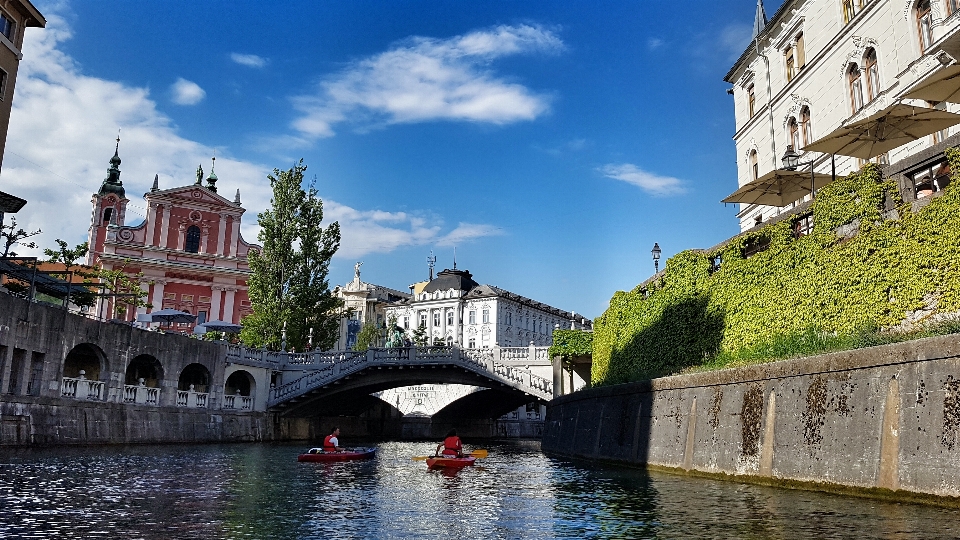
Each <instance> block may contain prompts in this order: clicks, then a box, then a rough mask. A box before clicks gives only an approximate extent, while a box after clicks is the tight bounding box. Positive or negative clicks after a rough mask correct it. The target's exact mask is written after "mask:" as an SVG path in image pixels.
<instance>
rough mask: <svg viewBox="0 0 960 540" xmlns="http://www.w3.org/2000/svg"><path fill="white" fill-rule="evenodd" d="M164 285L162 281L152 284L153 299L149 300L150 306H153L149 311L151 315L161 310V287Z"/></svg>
mask: <svg viewBox="0 0 960 540" xmlns="http://www.w3.org/2000/svg"><path fill="white" fill-rule="evenodd" d="M166 283H167V282H166V281H162V280H156V281H154V282H153V298H151V299H150V304H151V305H153V307H152V308H151V309H150V311H151V313H152V312H154V311H160V310H161V309H163V286H164V285H166Z"/></svg>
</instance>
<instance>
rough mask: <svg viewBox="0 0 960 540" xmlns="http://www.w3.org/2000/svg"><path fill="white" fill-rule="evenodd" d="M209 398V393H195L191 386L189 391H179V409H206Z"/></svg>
mask: <svg viewBox="0 0 960 540" xmlns="http://www.w3.org/2000/svg"><path fill="white" fill-rule="evenodd" d="M209 396H210V394H208V393H207V392H196V391H194V389H193V385H192V384H191V385H190V389H189V390H177V407H186V408H188V409H206V408H207V401H208V398H209Z"/></svg>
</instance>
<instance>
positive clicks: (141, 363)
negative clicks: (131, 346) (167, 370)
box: [125, 354, 163, 388]
mask: <svg viewBox="0 0 960 540" xmlns="http://www.w3.org/2000/svg"><path fill="white" fill-rule="evenodd" d="M141 379H143V385H144V386H148V387H150V388H160V381H162V380H163V365H161V364H160V361H159V360H157V359H156V358H154V357H152V356H150V355H149V354H141V355H140V356H137V357H136V358H134V359H133V360H131V361H130V365H128V366H127V374H126V378H125V384H127V385H128V386H138V385H139V384H140V380H141Z"/></svg>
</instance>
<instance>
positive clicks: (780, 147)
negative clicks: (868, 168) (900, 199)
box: [724, 0, 960, 230]
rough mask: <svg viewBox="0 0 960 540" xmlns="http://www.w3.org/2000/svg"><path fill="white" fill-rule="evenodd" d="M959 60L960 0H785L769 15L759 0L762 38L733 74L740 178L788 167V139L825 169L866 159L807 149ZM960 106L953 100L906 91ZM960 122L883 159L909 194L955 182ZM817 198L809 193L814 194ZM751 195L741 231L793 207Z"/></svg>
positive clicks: (846, 168) (852, 166) (839, 169)
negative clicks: (951, 157)
mask: <svg viewBox="0 0 960 540" xmlns="http://www.w3.org/2000/svg"><path fill="white" fill-rule="evenodd" d="M955 59H960V0H785V1H784V2H783V5H782V6H781V7H780V9H778V10H777V12H776V13H775V14H774V15H773V18H772V19H770V20H769V21H767V18H766V15H765V14H764V12H763V7H762V3H758V6H757V15H756V24H755V27H754V39H753V40H752V41H751V42H750V44H749V46H748V47H747V48H746V50H745V51H744V52H743V54H742V55H741V56H740V58H739V59H738V60H737V62H736V63H735V64H734V66H733V67H732V68H731V69H730V72H729V73H727V75H726V77H725V78H724V80H725V81H727V82H728V83H730V84H732V85H733V88H732V93H733V96H734V103H735V105H734V107H735V116H736V132H735V133H734V137H733V138H734V141H735V142H736V149H737V150H736V151H737V170H738V184H739V185H740V186H743V185H745V184H747V183H749V182H751V181H752V180H754V179H756V178H759V177H761V176H763V175H764V174H766V173H768V172H770V171H771V170H773V169H777V168H780V167H781V157H782V156H783V154H784V152H785V151H786V148H787V145H791V146H792V147H793V148H794V149H796V150H800V151H801V153H802V155H801V158H800V161H801V162H810V161H813V162H814V167H815V170H816V171H817V172H821V173H827V174H830V173H831V168H832V167H835V172H836V174H838V175H843V174H847V173H849V172H850V171H852V170H856V169H858V168H859V167H860V166H862V165H863V162H862V161H860V160H858V159H857V158H851V157H844V156H840V155H837V156H836V159H835V163H831V156H830V155H824V154H819V153H816V152H803V151H802V149H803V147H804V146H805V145H806V144H809V143H811V142H813V141H816V140H817V139H819V138H821V137H823V136H825V135H827V134H829V133H831V132H832V131H833V130H835V129H836V128H838V127H840V126H841V125H845V124H849V123H851V122H854V121H857V120H860V119H864V118H867V117H868V116H870V115H871V114H873V113H876V112H878V111H880V110H882V109H884V108H885V107H887V106H889V105H892V104H894V103H897V102H898V101H901V100H902V96H904V95H905V94H906V93H908V92H910V91H911V90H913V89H914V88H916V87H918V85H921V84H923V83H924V82H925V81H927V80H929V78H930V77H931V76H934V75H935V74H936V73H937V72H938V71H939V70H941V69H944V67H945V66H948V65H951V64H955V63H956V60H955ZM903 103H905V104H909V105H922V106H927V107H934V108H941V109H945V110H949V111H950V112H960V111H958V109H960V107H958V106H956V105H954V104H946V103H932V102H923V101H917V100H904V101H903ZM958 131H960V129H958V128H957V127H954V128H950V129H948V130H944V131H941V132H939V133H935V134H933V135H931V136H927V137H924V138H921V139H919V140H916V141H914V142H912V143H909V144H906V145H904V146H901V147H899V148H896V149H894V150H891V151H889V152H888V153H887V154H885V155H881V156H879V157H877V158H876V160H875V161H877V162H879V163H880V164H881V165H884V166H885V169H884V173H885V174H886V175H887V176H891V177H896V178H897V179H898V181H899V182H900V188H901V193H902V194H903V195H904V197H905V199H907V200H910V199H911V198H913V199H922V198H923V197H926V196H929V195H931V194H934V193H936V192H937V191H939V190H940V189H942V188H943V187H944V183H945V182H946V181H948V178H949V169H944V163H945V160H944V159H943V148H945V147H946V146H956V145H957V143H958V140H957V137H953V134H954V133H957V132H958ZM807 198H809V196H808V197H807ZM798 204H803V201H799V202H797V203H793V204H791V205H790V206H789V207H785V208H775V207H769V206H761V205H752V204H751V205H747V204H742V205H741V209H740V212H739V213H738V217H739V219H740V228H741V230H747V229H750V228H751V227H754V226H756V225H757V224H760V223H762V222H764V221H767V220H769V219H771V218H774V217H776V216H777V215H779V214H780V213H782V212H784V211H789V210H791V209H792V208H793V207H795V206H797V205H798Z"/></svg>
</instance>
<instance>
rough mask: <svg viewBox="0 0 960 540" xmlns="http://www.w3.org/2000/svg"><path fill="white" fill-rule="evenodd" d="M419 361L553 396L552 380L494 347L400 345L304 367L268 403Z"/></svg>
mask: <svg viewBox="0 0 960 540" xmlns="http://www.w3.org/2000/svg"><path fill="white" fill-rule="evenodd" d="M416 365H458V366H460V367H463V368H466V369H468V370H470V371H473V372H474V373H478V374H481V375H484V376H486V377H488V378H490V379H494V380H496V381H498V382H501V383H505V384H509V385H510V386H512V387H514V388H517V389H518V390H522V391H524V392H526V393H528V394H530V395H533V396H536V397H538V398H540V399H543V400H550V399H551V398H552V397H553V381H552V380H550V379H546V378H544V377H540V376H538V375H535V374H533V373H531V372H530V371H529V370H527V369H523V368H520V367H517V366H508V365H504V364H500V363H497V362H495V361H494V353H493V351H492V350H491V349H460V348H457V347H423V348H417V347H401V348H391V349H369V350H368V351H366V353H362V354H354V355H352V356H349V357H348V356H346V355H343V356H342V359H335V360H334V361H333V362H331V363H324V364H315V365H314V369H310V370H306V369H303V371H307V373H306V374H305V375H303V376H301V377H299V378H297V379H294V380H293V381H290V382H288V383H286V384H283V385H280V386H278V387H276V388H273V389H271V390H270V400H269V403H268V406H269V407H273V406H276V405H279V404H281V403H284V402H286V401H288V400H290V399H293V398H296V397H298V396H301V395H303V394H305V393H307V392H309V391H311V390H313V389H315V388H319V387H322V386H324V385H327V384H330V383H332V382H334V381H336V380H338V379H340V378H342V377H346V376H348V375H351V374H353V373H356V372H358V371H360V370H362V369H365V368H368V367H377V366H416ZM301 367H303V366H302V365H301Z"/></svg>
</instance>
